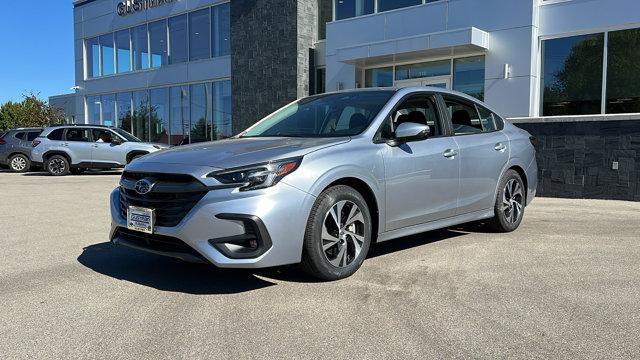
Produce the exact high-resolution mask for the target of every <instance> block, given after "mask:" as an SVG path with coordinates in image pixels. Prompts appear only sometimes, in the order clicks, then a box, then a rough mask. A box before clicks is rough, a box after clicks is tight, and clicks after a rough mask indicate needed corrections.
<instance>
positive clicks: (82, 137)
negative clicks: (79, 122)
mask: <svg viewBox="0 0 640 360" xmlns="http://www.w3.org/2000/svg"><path fill="white" fill-rule="evenodd" d="M31 146H32V148H31V161H32V162H33V163H34V164H42V165H43V166H44V168H45V170H47V171H48V172H49V173H50V174H51V175H54V176H62V175H67V174H69V173H70V172H71V173H81V172H82V171H84V170H86V169H113V168H121V167H124V166H125V165H126V164H128V163H130V162H131V161H133V160H135V159H137V158H139V157H141V156H144V155H146V154H149V153H153V152H156V151H159V150H162V149H166V148H168V145H165V144H152V143H145V142H142V141H141V140H140V139H138V138H136V137H135V136H133V135H131V134H129V133H128V132H126V131H124V130H122V129H118V128H111V127H105V126H96V125H93V126H91V125H87V126H84V125H83V126H76V125H66V126H54V127H49V128H46V129H44V130H43V131H42V133H41V134H40V136H38V137H37V138H36V139H34V140H33V143H32V144H31Z"/></svg>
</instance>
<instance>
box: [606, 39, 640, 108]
mask: <svg viewBox="0 0 640 360" xmlns="http://www.w3.org/2000/svg"><path fill="white" fill-rule="evenodd" d="M607 48H608V56H607V60H608V61H607V98H606V100H607V103H606V112H607V113H608V114H623V113H637V112H640V29H630V30H621V31H612V32H609V42H608V47H607Z"/></svg>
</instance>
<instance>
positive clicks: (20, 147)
mask: <svg viewBox="0 0 640 360" xmlns="http://www.w3.org/2000/svg"><path fill="white" fill-rule="evenodd" d="M41 132H42V128H20V129H13V130H9V131H7V132H6V133H4V134H3V135H2V136H0V165H6V166H8V167H9V170H11V171H13V172H17V173H23V172H27V171H29V169H31V161H29V155H30V154H31V142H32V141H33V140H34V139H35V138H37V137H38V135H40V133H41Z"/></svg>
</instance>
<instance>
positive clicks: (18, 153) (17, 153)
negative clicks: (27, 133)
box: [7, 151, 31, 160]
mask: <svg viewBox="0 0 640 360" xmlns="http://www.w3.org/2000/svg"><path fill="white" fill-rule="evenodd" d="M14 155H22V156H26V157H27V159H29V155H27V154H25V153H21V152H20V151H15V152H12V153H11V154H9V156H7V160H9V159H11V157H12V156H14ZM29 160H31V159H29Z"/></svg>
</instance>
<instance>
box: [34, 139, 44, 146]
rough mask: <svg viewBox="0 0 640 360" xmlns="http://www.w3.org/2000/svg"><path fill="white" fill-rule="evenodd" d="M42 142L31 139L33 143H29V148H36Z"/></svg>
mask: <svg viewBox="0 0 640 360" xmlns="http://www.w3.org/2000/svg"><path fill="white" fill-rule="evenodd" d="M41 142H42V141H40V140H38V139H33V141H32V142H31V146H33V147H36V146H38V145H40V143H41Z"/></svg>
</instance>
